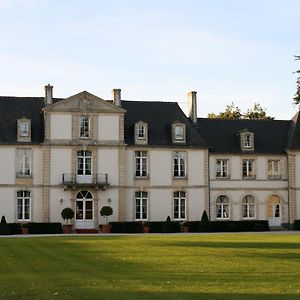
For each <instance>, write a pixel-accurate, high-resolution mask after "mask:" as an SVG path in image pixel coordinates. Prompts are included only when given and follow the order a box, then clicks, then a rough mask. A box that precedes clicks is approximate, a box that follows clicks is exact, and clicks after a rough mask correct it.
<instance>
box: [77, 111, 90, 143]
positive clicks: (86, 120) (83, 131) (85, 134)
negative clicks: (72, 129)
mask: <svg viewBox="0 0 300 300" xmlns="http://www.w3.org/2000/svg"><path fill="white" fill-rule="evenodd" d="M79 126H80V128H79V137H80V138H89V137H90V117H89V116H81V117H80V118H79Z"/></svg>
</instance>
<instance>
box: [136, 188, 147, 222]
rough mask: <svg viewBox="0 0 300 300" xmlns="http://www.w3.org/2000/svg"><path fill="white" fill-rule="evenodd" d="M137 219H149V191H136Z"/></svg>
mask: <svg viewBox="0 0 300 300" xmlns="http://www.w3.org/2000/svg"><path fill="white" fill-rule="evenodd" d="M135 219H136V220H147V219H148V193H147V192H142V191H139V192H135Z"/></svg>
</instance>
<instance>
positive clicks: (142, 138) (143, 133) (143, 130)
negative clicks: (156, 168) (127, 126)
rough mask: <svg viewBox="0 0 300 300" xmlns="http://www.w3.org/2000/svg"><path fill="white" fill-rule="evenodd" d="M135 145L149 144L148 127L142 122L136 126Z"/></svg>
mask: <svg viewBox="0 0 300 300" xmlns="http://www.w3.org/2000/svg"><path fill="white" fill-rule="evenodd" d="M134 131H135V143H136V144H143V145H144V144H148V125H147V123H144V122H142V121H139V122H137V123H136V124H135V130H134Z"/></svg>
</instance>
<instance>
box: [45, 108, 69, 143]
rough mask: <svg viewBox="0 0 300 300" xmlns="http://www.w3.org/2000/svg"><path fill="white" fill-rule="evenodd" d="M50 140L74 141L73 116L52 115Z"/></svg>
mask: <svg viewBox="0 0 300 300" xmlns="http://www.w3.org/2000/svg"><path fill="white" fill-rule="evenodd" d="M50 138H51V139H65V140H71V139H72V116H71V115H67V114H53V113H52V114H51V115H50Z"/></svg>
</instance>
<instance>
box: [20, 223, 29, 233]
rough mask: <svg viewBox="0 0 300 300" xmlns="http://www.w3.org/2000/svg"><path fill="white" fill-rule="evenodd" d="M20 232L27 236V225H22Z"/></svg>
mask: <svg viewBox="0 0 300 300" xmlns="http://www.w3.org/2000/svg"><path fill="white" fill-rule="evenodd" d="M21 230H22V234H28V233H29V225H28V224H27V223H24V224H22V227H21Z"/></svg>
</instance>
